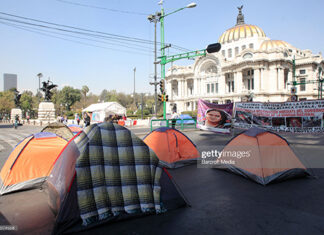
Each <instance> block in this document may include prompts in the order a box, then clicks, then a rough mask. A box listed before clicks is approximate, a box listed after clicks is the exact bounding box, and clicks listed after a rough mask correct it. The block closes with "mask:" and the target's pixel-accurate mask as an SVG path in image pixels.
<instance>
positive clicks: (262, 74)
mask: <svg viewBox="0 0 324 235" xmlns="http://www.w3.org/2000/svg"><path fill="white" fill-rule="evenodd" d="M260 81H261V86H260V87H261V91H264V88H265V82H266V81H265V76H264V68H261V69H260Z"/></svg>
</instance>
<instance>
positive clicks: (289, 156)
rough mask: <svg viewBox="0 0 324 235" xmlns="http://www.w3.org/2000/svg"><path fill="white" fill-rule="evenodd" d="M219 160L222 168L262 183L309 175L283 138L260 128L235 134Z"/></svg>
mask: <svg viewBox="0 0 324 235" xmlns="http://www.w3.org/2000/svg"><path fill="white" fill-rule="evenodd" d="M218 160H219V162H220V164H221V166H222V167H224V168H225V169H227V170H229V171H231V172H234V173H236V174H239V175H242V176H244V177H246V178H250V179H252V180H254V181H256V182H258V183H260V184H262V185H266V184H269V183H270V182H273V181H282V180H286V179H288V178H295V177H302V176H306V175H310V173H309V172H308V170H307V168H306V167H305V165H304V164H303V163H302V161H301V160H300V159H299V158H298V157H297V155H296V154H295V153H294V151H293V150H292V149H291V147H290V146H289V144H288V142H287V141H286V140H285V139H284V138H282V137H281V136H279V135H277V134H275V133H272V132H269V131H266V130H263V129H259V128H251V129H249V130H247V131H245V132H243V133H241V134H239V135H237V136H236V137H234V138H233V139H232V140H231V141H230V142H229V143H228V144H227V145H226V146H225V148H224V149H223V151H222V155H221V156H220V158H219V159H218ZM230 160H231V161H230ZM222 162H225V164H224V165H222Z"/></svg>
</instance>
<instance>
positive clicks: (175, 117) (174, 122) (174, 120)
mask: <svg viewBox="0 0 324 235" xmlns="http://www.w3.org/2000/svg"><path fill="white" fill-rule="evenodd" d="M178 118H179V114H178V113H177V112H176V111H173V113H172V116H171V119H172V129H175V126H176V123H177V119H178Z"/></svg>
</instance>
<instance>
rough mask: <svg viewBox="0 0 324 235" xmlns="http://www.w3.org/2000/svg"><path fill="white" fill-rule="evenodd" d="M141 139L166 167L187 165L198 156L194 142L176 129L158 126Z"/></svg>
mask: <svg viewBox="0 0 324 235" xmlns="http://www.w3.org/2000/svg"><path fill="white" fill-rule="evenodd" d="M143 140H144V142H145V143H146V144H147V145H148V146H149V147H150V148H151V149H152V150H153V151H154V152H155V154H156V155H157V156H158V158H159V159H160V161H161V162H162V164H163V165H164V166H165V167H168V168H177V167H181V166H184V165H188V164H191V163H193V162H196V160H197V159H198V158H199V152H198V150H197V148H196V146H195V145H194V143H192V142H191V140H190V139H189V138H188V137H187V136H186V135H184V134H183V133H182V132H180V131H178V130H176V129H171V128H168V127H160V128H158V129H155V130H153V131H152V132H151V133H149V134H148V135H147V136H145V137H144V139H143Z"/></svg>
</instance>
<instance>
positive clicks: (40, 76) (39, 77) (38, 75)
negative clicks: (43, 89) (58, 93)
mask: <svg viewBox="0 0 324 235" xmlns="http://www.w3.org/2000/svg"><path fill="white" fill-rule="evenodd" d="M37 77H38V91H40V79H41V78H42V77H43V74H42V73H39V74H37Z"/></svg>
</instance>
